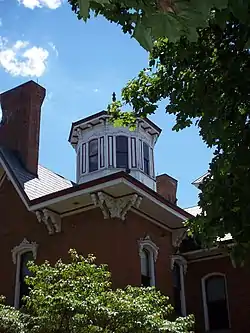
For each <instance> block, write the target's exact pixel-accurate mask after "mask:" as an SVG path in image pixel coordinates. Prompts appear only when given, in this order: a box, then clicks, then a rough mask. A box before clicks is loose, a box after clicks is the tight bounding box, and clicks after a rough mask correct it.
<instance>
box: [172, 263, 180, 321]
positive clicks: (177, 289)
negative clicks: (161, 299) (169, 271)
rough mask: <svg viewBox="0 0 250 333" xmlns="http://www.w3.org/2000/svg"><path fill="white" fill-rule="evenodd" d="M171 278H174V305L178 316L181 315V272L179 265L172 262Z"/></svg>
mask: <svg viewBox="0 0 250 333" xmlns="http://www.w3.org/2000/svg"><path fill="white" fill-rule="evenodd" d="M173 280H174V307H175V311H176V313H177V314H178V315H179V316H182V310H181V272H180V265H178V264H177V263H175V264H174V268H173Z"/></svg>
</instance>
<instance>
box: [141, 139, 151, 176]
mask: <svg viewBox="0 0 250 333" xmlns="http://www.w3.org/2000/svg"><path fill="white" fill-rule="evenodd" d="M143 167H144V172H145V173H146V174H147V175H150V158H149V146H148V144H146V142H143Z"/></svg>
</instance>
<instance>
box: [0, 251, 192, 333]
mask: <svg viewBox="0 0 250 333" xmlns="http://www.w3.org/2000/svg"><path fill="white" fill-rule="evenodd" d="M70 256H71V260H70V262H69V263H67V264H66V263H63V262H62V261H61V260H59V261H57V262H56V264H55V265H54V266H52V265H51V264H50V263H49V262H45V263H44V264H42V265H40V266H39V265H35V264H34V263H30V266H29V269H30V271H31V272H32V273H33V277H29V278H27V283H28V285H29V286H30V294H29V296H28V297H25V306H24V308H22V309H21V310H15V309H14V308H12V307H9V306H5V305H0V332H4V333H45V332H46V333H97V332H103V333H113V332H114V333H126V332H129V333H130V332H135V333H147V332H148V333H149V332H150V333H154V332H155V333H158V332H162V333H163V332H176V333H185V332H190V331H191V328H192V325H193V318H192V317H191V316H189V317H186V318H177V319H176V320H172V321H171V320H169V318H170V313H171V312H172V307H171V306H170V305H169V304H168V303H167V301H168V298H167V297H165V296H162V295H161V294H160V292H158V291H156V290H155V289H154V288H139V287H131V286H128V287H127V288H126V289H124V290H123V289H117V290H113V289H112V288H111V287H112V286H111V280H110V273H109V272H108V270H107V267H106V266H104V265H102V266H97V265H96V264H95V263H94V260H95V258H94V257H93V256H88V258H87V259H84V258H83V257H82V256H81V255H78V254H77V253H76V252H75V251H73V250H71V251H70Z"/></svg>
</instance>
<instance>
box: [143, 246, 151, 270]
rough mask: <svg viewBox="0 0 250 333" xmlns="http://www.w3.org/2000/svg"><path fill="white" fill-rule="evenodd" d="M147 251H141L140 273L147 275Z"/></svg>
mask: <svg viewBox="0 0 250 333" xmlns="http://www.w3.org/2000/svg"><path fill="white" fill-rule="evenodd" d="M149 259H150V257H149V253H148V251H147V250H145V249H144V250H143V251H142V253H141V274H142V275H145V276H149V275H150V273H149V266H150V265H149Z"/></svg>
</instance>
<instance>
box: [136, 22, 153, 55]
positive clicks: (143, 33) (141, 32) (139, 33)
mask: <svg viewBox="0 0 250 333" xmlns="http://www.w3.org/2000/svg"><path fill="white" fill-rule="evenodd" d="M133 37H134V38H135V39H136V40H137V41H138V42H139V43H140V45H141V46H142V47H143V48H144V49H145V50H147V51H151V50H152V47H153V41H152V35H151V29H150V28H146V27H145V26H144V25H143V24H142V23H141V22H140V21H138V22H137V23H136V26H135V30H134V33H133Z"/></svg>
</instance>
